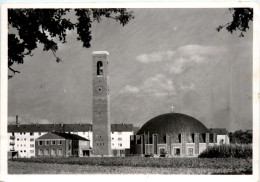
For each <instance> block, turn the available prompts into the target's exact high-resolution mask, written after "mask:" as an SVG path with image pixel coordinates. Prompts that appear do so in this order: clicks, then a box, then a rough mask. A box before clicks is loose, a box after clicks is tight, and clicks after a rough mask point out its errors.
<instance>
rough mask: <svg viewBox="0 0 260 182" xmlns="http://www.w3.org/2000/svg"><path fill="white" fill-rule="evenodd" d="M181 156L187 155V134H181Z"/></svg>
mask: <svg viewBox="0 0 260 182" xmlns="http://www.w3.org/2000/svg"><path fill="white" fill-rule="evenodd" d="M181 144H182V145H181V154H182V155H185V153H186V152H185V151H186V133H182V134H181Z"/></svg>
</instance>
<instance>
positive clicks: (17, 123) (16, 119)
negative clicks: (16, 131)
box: [15, 115, 18, 125]
mask: <svg viewBox="0 0 260 182" xmlns="http://www.w3.org/2000/svg"><path fill="white" fill-rule="evenodd" d="M15 123H16V124H17V125H18V115H16V121H15Z"/></svg>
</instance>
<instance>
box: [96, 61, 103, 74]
mask: <svg viewBox="0 0 260 182" xmlns="http://www.w3.org/2000/svg"><path fill="white" fill-rule="evenodd" d="M97 75H100V76H101V75H103V63H102V61H98V62H97Z"/></svg>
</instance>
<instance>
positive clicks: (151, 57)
mask: <svg viewBox="0 0 260 182" xmlns="http://www.w3.org/2000/svg"><path fill="white" fill-rule="evenodd" d="M222 52H225V48H223V47H217V46H202V45H185V46H181V47H179V48H177V49H176V50H168V51H161V52H153V53H150V54H141V55H139V56H137V57H136V60H137V61H139V62H142V63H154V62H160V64H165V68H166V70H167V71H169V72H170V73H174V74H180V73H183V72H184V71H185V70H187V69H189V68H191V67H196V66H197V65H199V64H202V63H205V62H207V61H210V56H212V55H216V54H221V53H222Z"/></svg>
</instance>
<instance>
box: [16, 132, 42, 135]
mask: <svg viewBox="0 0 260 182" xmlns="http://www.w3.org/2000/svg"><path fill="white" fill-rule="evenodd" d="M41 134H42V133H41V132H38V135H41ZM12 135H13V136H14V132H13V133H12ZM20 135H26V132H20ZM30 136H34V132H30Z"/></svg>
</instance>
